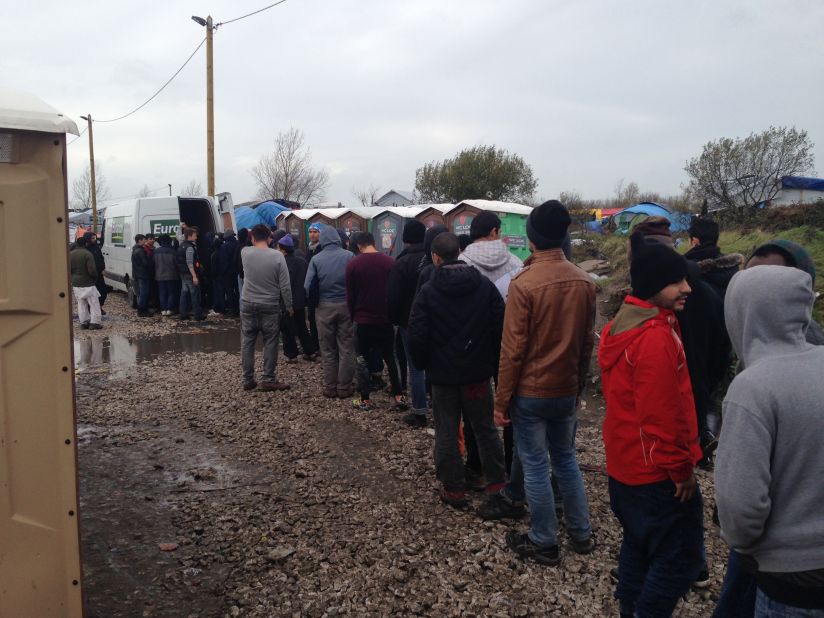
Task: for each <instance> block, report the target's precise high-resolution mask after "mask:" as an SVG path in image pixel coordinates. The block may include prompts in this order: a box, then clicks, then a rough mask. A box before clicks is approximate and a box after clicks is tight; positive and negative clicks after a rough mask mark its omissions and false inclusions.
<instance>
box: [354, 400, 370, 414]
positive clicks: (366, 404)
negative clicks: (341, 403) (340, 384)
mask: <svg viewBox="0 0 824 618" xmlns="http://www.w3.org/2000/svg"><path fill="white" fill-rule="evenodd" d="M352 407H353V408H356V409H358V410H360V411H361V412H367V411H369V410H371V409H372V403H371V402H370V401H369V400H368V399H355V400H354V401H353V402H352Z"/></svg>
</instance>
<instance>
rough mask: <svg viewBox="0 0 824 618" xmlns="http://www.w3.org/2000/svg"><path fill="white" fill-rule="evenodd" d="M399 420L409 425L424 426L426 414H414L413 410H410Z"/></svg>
mask: <svg viewBox="0 0 824 618" xmlns="http://www.w3.org/2000/svg"><path fill="white" fill-rule="evenodd" d="M401 420H402V421H403V422H404V423H406V424H407V425H409V426H410V427H416V428H421V427H426V414H415V413H414V412H410V413H409V414H404V416H403V418H402V419H401Z"/></svg>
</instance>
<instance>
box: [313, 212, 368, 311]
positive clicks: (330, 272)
mask: <svg viewBox="0 0 824 618" xmlns="http://www.w3.org/2000/svg"><path fill="white" fill-rule="evenodd" d="M320 246H321V247H322V248H323V250H322V251H321V252H320V253H318V254H317V255H316V256H315V257H313V258H312V260H311V261H310V262H309V269H308V270H307V271H306V282H305V283H304V285H303V287H304V288H305V289H306V294H307V295H308V294H309V293H310V289H311V287H312V284H313V283H314V282H315V280H316V279H317V282H318V286H319V292H320V302H321V303H343V302H346V265H347V264H348V263H349V260H351V259H352V258H353V257H355V256H354V255H353V254H352V253H351V252H350V251H347V250H346V249H344V248H343V247H341V243H340V236H339V235H338V232H337V230H336V229H335V228H333V227H330V226H328V225H327V226H326V227H324V228H323V229H322V230H321V232H320Z"/></svg>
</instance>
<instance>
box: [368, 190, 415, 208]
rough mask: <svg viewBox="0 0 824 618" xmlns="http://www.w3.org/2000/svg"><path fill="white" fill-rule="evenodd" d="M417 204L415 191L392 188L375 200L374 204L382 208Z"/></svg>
mask: <svg viewBox="0 0 824 618" xmlns="http://www.w3.org/2000/svg"><path fill="white" fill-rule="evenodd" d="M414 204H415V193H414V192H412V191H396V190H394V189H392V190H391V191H389V192H388V193H385V194H384V195H382V196H380V197H379V198H378V199H376V200H375V203H374V204H373V206H378V207H380V208H391V207H397V206H412V205H414Z"/></svg>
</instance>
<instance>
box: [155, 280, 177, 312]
mask: <svg viewBox="0 0 824 618" xmlns="http://www.w3.org/2000/svg"><path fill="white" fill-rule="evenodd" d="M177 286H178V282H177V281H158V282H157V291H158V294H159V295H160V310H161V311H174V310H175V309H177V304H178V302H179V294H180V292H178V289H177Z"/></svg>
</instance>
